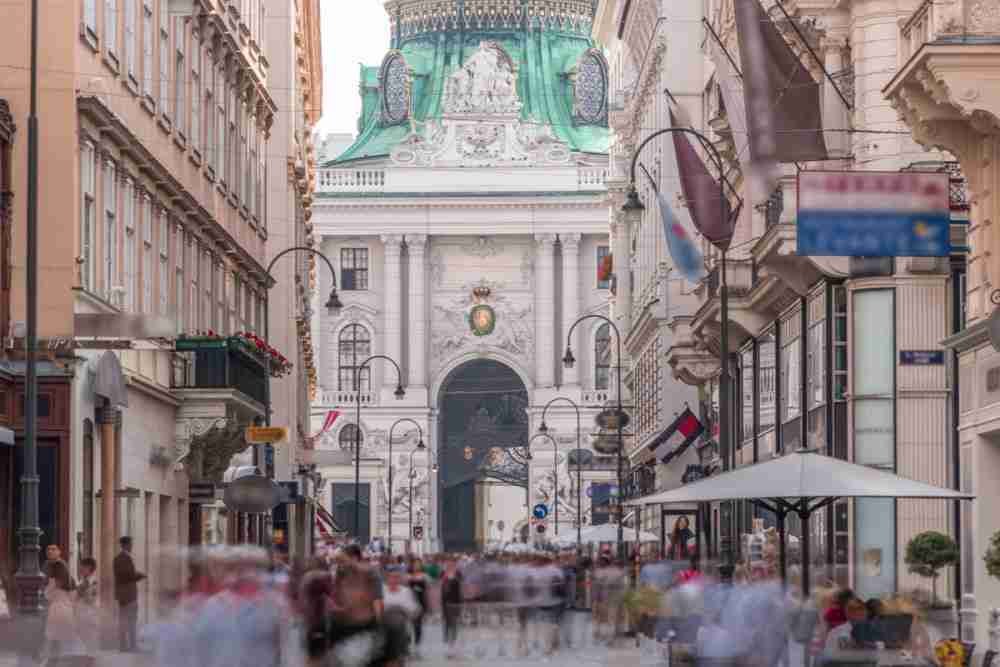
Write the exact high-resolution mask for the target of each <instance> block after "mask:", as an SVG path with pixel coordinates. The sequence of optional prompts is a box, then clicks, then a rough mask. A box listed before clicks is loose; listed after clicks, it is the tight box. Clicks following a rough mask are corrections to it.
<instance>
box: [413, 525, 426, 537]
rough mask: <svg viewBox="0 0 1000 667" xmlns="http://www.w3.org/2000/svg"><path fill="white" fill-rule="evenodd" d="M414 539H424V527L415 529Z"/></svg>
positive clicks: (415, 527)
mask: <svg viewBox="0 0 1000 667" xmlns="http://www.w3.org/2000/svg"><path fill="white" fill-rule="evenodd" d="M413 539H415V540H422V539H424V527H423V526H414V527H413Z"/></svg>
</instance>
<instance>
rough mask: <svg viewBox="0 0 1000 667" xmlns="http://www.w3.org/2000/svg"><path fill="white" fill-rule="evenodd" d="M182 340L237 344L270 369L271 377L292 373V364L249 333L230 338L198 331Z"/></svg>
mask: <svg viewBox="0 0 1000 667" xmlns="http://www.w3.org/2000/svg"><path fill="white" fill-rule="evenodd" d="M181 339H182V340H185V341H190V342H220V343H221V342H222V341H229V342H232V343H237V344H239V345H240V346H242V347H243V349H244V350H246V351H248V352H250V353H251V354H252V355H254V356H255V357H257V358H258V359H259V360H260V361H261V363H264V364H265V365H267V366H268V368H269V369H270V373H271V377H275V378H280V377H284V376H286V375H288V374H289V373H291V372H292V362H291V361H289V360H288V358H286V357H285V355H283V354H282V353H281V352H279V351H278V350H277V349H275V348H274V347H272V346H271V345H269V344H268V343H267V341H265V340H264V339H263V338H261V337H260V336H258V335H257V334H255V333H253V332H250V331H238V332H236V333H235V334H234V335H232V336H228V337H227V336H223V335H222V334H219V333H217V332H216V331H214V330H212V329H205V330H198V331H195V332H193V333H192V334H188V335H183V336H181Z"/></svg>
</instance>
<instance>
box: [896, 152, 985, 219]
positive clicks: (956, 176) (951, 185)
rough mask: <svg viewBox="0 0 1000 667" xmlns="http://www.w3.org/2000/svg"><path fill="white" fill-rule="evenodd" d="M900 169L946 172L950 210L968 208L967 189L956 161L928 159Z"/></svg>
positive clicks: (963, 176)
mask: <svg viewBox="0 0 1000 667" xmlns="http://www.w3.org/2000/svg"><path fill="white" fill-rule="evenodd" d="M900 171H929V172H936V173H939V174H941V173H944V174H948V203H949V205H950V206H951V210H952V212H959V211H968V210H969V191H968V183H967V182H966V180H965V175H964V174H963V173H962V167H961V165H960V164H959V163H958V162H947V161H936V160H929V161H924V162H914V163H912V164H910V165H908V166H906V167H903V168H902V169H901V170H900Z"/></svg>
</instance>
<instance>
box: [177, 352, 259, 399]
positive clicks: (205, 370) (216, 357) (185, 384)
mask: <svg viewBox="0 0 1000 667" xmlns="http://www.w3.org/2000/svg"><path fill="white" fill-rule="evenodd" d="M176 350H177V353H178V356H179V357H180V358H181V362H180V363H179V364H178V365H177V366H176V367H175V369H174V378H173V386H174V389H234V390H236V391H239V392H241V393H243V394H245V395H247V396H249V397H250V398H252V399H254V400H255V401H258V402H259V403H265V402H266V400H267V382H268V369H267V361H266V359H264V358H263V357H262V356H261V355H260V354H258V353H257V352H256V351H255V350H253V349H251V347H250V345H249V344H248V343H247V342H245V341H243V340H241V339H239V338H236V337H230V338H181V339H178V340H177V343H176Z"/></svg>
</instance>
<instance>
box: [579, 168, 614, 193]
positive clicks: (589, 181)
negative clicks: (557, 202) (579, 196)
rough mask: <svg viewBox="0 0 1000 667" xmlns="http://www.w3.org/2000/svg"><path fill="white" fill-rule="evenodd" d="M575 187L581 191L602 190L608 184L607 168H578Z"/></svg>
mask: <svg viewBox="0 0 1000 667" xmlns="http://www.w3.org/2000/svg"><path fill="white" fill-rule="evenodd" d="M576 182H577V185H579V186H580V189H581V190H593V189H600V188H604V187H605V186H606V185H607V182H608V169H607V167H580V168H579V169H578V170H577V179H576Z"/></svg>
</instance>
